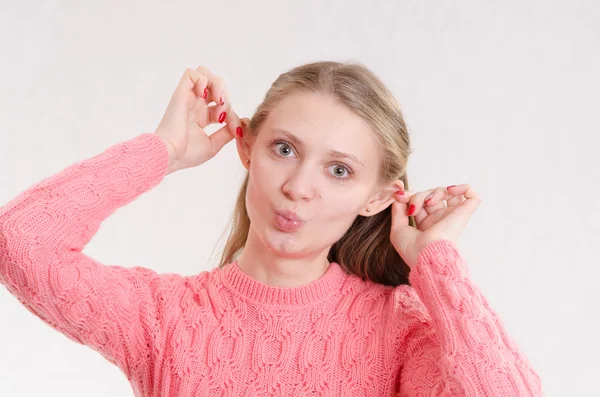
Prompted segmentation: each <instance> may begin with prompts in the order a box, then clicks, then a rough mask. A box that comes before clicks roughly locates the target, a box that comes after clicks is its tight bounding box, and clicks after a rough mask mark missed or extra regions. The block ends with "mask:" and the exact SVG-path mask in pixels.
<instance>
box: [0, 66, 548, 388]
mask: <svg viewBox="0 0 600 397" xmlns="http://www.w3.org/2000/svg"><path fill="white" fill-rule="evenodd" d="M225 122H226V125H225V126H223V127H222V128H221V129H220V130H218V131H217V132H215V133H214V134H212V135H210V136H207V135H206V133H205V132H204V130H203V129H204V128H205V127H207V126H208V125H210V124H212V123H225ZM232 140H235V142H236V146H237V150H238V153H239V156H240V159H241V162H242V164H243V165H244V166H245V167H246V168H247V170H248V173H247V175H246V179H245V180H244V182H243V185H242V187H241V189H240V193H239V196H238V198H237V204H236V208H235V212H234V216H233V227H232V232H231V235H230V238H229V240H228V241H227V244H226V247H225V251H224V253H223V257H222V260H221V264H220V265H219V266H218V267H215V268H214V269H212V270H210V271H203V272H200V273H199V274H197V275H195V276H182V275H177V274H157V273H156V272H154V271H152V270H150V269H147V268H143V267H134V268H123V267H120V266H108V265H103V264H101V263H98V262H97V261H95V260H94V259H93V258H90V257H88V256H86V255H85V254H83V253H82V250H83V249H84V247H85V245H86V244H87V243H88V242H89V241H90V239H91V238H92V237H93V235H94V234H95V233H96V231H97V230H98V228H99V227H100V224H101V222H102V221H103V220H104V219H106V218H107V217H108V216H109V215H111V214H113V213H114V212H115V211H116V210H117V209H118V208H119V207H122V206H124V205H126V204H127V203H129V202H131V201H132V200H134V199H136V198H137V197H139V196H140V195H141V194H143V193H144V192H146V191H148V190H150V189H152V188H153V187H154V186H156V185H158V184H159V183H160V182H161V180H162V179H163V178H164V177H165V175H167V174H170V173H172V172H175V171H177V170H181V169H184V168H189V167H195V166H199V165H201V164H203V163H205V162H206V161H208V160H210V159H211V158H213V157H214V156H215V155H216V154H217V153H218V152H219V151H220V150H221V148H222V147H223V146H224V145H226V144H227V143H228V142H230V141H232ZM410 152H411V149H410V140H409V134H408V131H407V127H406V125H405V122H404V119H403V115H402V113H401V110H400V107H399V105H398V104H397V102H396V101H395V100H394V98H393V96H392V95H391V93H390V92H389V91H388V90H387V89H386V88H385V87H384V85H383V84H382V83H381V81H380V80H379V79H378V78H377V77H376V76H375V75H374V74H372V73H371V72H370V71H369V70H368V69H366V68H365V67H364V66H362V65H360V64H351V63H337V62H317V63H311V64H306V65H302V66H299V67H296V68H294V69H292V70H290V71H288V72H287V73H284V74H282V75H281V76H279V77H278V78H277V80H276V81H275V82H274V83H273V85H272V86H271V88H270V90H269V91H268V92H267V94H266V96H265V98H264V100H263V102H262V103H261V104H260V105H259V106H258V109H257V111H256V112H255V114H254V115H253V117H252V118H251V119H240V118H239V117H238V116H237V115H236V113H235V112H234V111H233V109H232V107H231V100H230V96H229V94H228V92H227V89H226V86H225V84H224V82H223V80H222V79H221V78H219V77H218V76H216V75H215V74H213V73H212V72H211V71H209V70H208V69H206V68H204V67H199V68H197V69H187V70H186V71H185V73H184V74H183V76H182V78H181V81H180V82H179V85H178V86H177V88H176V90H175V92H174V93H173V96H172V98H171V100H170V102H169V105H168V107H167V109H166V111H165V114H164V117H163V118H162V120H161V122H160V124H159V126H158V128H157V129H156V131H155V132H153V133H144V134H141V135H138V136H136V137H135V138H133V139H130V140H127V141H124V142H122V143H119V144H116V145H114V146H112V147H110V148H108V149H107V150H105V151H104V152H102V153H101V154H99V155H97V156H95V157H92V158H89V159H87V160H85V161H81V162H79V163H76V164H73V165H71V166H69V167H68V168H66V169H64V170H63V171H61V172H59V173H58V174H56V175H54V176H52V177H50V178H48V179H46V180H43V181H41V182H39V183H37V184H36V185H34V186H32V187H31V188H29V189H28V190H26V191H25V192H23V193H21V194H20V195H18V196H17V197H16V198H15V199H14V200H12V201H11V202H9V203H8V204H6V205H5V206H4V207H2V209H0V281H1V282H2V284H4V285H5V286H6V288H8V290H9V291H10V292H11V293H12V294H14V295H15V296H16V297H17V298H18V299H19V301H20V302H22V303H23V305H24V306H25V307H26V308H27V309H29V310H30V311H31V312H33V313H34V314H35V315H36V316H38V317H39V318H41V319H42V320H43V321H45V322H46V323H48V324H49V325H50V326H52V327H53V328H55V329H56V330H58V331H60V332H62V333H64V334H65V335H67V336H69V337H70V338H72V339H73V340H75V341H77V342H79V343H82V344H85V345H87V346H90V347H91V348H93V349H95V350H97V351H98V352H100V353H101V354H102V355H103V356H104V357H106V358H107V359H108V360H110V361H111V362H112V363H114V364H116V365H118V366H119V368H120V369H121V370H122V371H123V372H124V373H125V374H126V376H127V377H128V379H129V380H130V382H131V384H132V387H133V389H134V392H135V395H136V396H139V397H142V396H144V397H145V396H177V397H183V396H213V395H227V396H257V395H260V396H263V395H264V396H266V395H277V396H308V395H310V396H314V395H323V396H388V395H399V396H540V395H542V390H541V384H540V379H539V377H538V375H537V374H536V373H535V372H534V370H533V369H532V368H531V366H530V364H529V362H528V360H527V359H526V357H524V355H523V354H522V353H521V352H520V351H519V349H518V347H517V346H516V344H515V343H514V341H513V340H512V339H511V338H510V337H509V335H508V334H507V333H506V330H505V329H504V327H503V325H502V323H501V320H500V319H499V318H498V315H497V314H496V313H495V312H494V311H493V310H492V309H491V308H490V306H489V304H488V301H487V300H486V298H485V297H484V296H483V295H482V293H481V291H480V290H479V289H478V288H477V286H476V285H474V284H473V282H472V281H471V280H470V278H469V272H468V268H467V264H466V263H465V261H464V258H463V257H462V256H461V254H460V252H459V250H458V248H457V246H456V241H457V239H458V237H459V235H460V233H461V231H462V230H463V228H464V227H465V226H466V224H467V222H468V220H469V217H470V216H471V215H472V214H473V212H474V211H475V210H476V208H477V206H478V205H479V203H480V201H481V199H480V198H479V197H478V195H477V193H476V192H475V191H474V190H473V188H472V187H470V186H469V185H468V184H460V185H455V186H454V185H453V186H448V187H437V188H435V189H429V190H426V191H423V192H411V191H410V190H409V186H408V179H407V176H406V168H407V159H408V156H409V154H410Z"/></svg>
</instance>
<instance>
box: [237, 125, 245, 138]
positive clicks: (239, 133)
mask: <svg viewBox="0 0 600 397" xmlns="http://www.w3.org/2000/svg"><path fill="white" fill-rule="evenodd" d="M235 133H236V134H237V136H239V137H240V138H243V137H244V130H243V129H242V127H238V128H236V129H235Z"/></svg>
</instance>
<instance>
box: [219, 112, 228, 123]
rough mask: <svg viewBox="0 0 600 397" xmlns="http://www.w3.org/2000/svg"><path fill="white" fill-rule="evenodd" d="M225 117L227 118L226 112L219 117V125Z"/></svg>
mask: <svg viewBox="0 0 600 397" xmlns="http://www.w3.org/2000/svg"><path fill="white" fill-rule="evenodd" d="M225 116H227V112H223V113H221V115H219V123H222V122H223V121H225Z"/></svg>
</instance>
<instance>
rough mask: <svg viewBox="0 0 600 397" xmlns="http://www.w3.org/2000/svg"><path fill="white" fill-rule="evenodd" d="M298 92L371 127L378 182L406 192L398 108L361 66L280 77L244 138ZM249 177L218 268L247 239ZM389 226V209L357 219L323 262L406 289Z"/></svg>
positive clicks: (308, 67)
mask: <svg viewBox="0 0 600 397" xmlns="http://www.w3.org/2000/svg"><path fill="white" fill-rule="evenodd" d="M298 91H303V92H315V93H317V92H318V93H324V94H329V95H331V96H333V97H334V98H336V99H337V100H338V101H339V102H340V103H342V104H344V105H345V106H347V108H348V109H350V110H352V111H353V112H354V113H355V114H356V115H358V116H360V117H361V118H362V119H363V120H365V121H366V122H367V123H368V124H369V125H370V126H371V129H372V131H373V133H374V137H375V139H376V141H377V144H378V146H379V149H380V154H381V160H382V161H381V162H380V165H381V168H380V170H379V183H383V184H387V183H390V182H392V181H394V180H397V179H400V180H402V181H403V182H404V187H405V189H406V190H408V189H409V185H408V178H407V175H406V165H407V162H408V156H409V155H410V153H411V148H410V139H409V133H408V129H407V127H406V124H405V122H404V117H403V115H402V111H401V109H400V105H399V104H398V102H397V101H396V100H395V98H394V97H393V95H392V94H391V92H390V91H389V90H388V89H387V88H386V87H385V86H384V84H383V83H382V82H381V81H380V80H379V78H378V77H377V76H375V75H374V74H373V73H372V72H371V71H369V70H368V69H367V68H366V67H365V66H364V65H362V64H359V63H356V62H345V63H340V62H333V61H323V62H314V63H308V64H304V65H301V66H298V67H295V68H293V69H291V70H289V71H287V72H286V73H283V74H281V75H280V76H279V77H278V78H277V79H276V80H275V82H274V83H273V84H272V85H271V87H270V88H269V90H268V91H267V93H266V95H265V97H264V99H263V101H262V103H261V104H260V105H259V106H258V107H257V109H256V112H255V113H254V115H253V116H252V118H251V120H250V123H249V127H250V128H249V130H250V131H248V132H247V133H252V134H254V135H255V137H256V135H258V133H259V131H260V127H261V126H262V124H263V123H264V121H265V120H266V119H267V116H268V115H269V111H270V110H271V109H273V107H274V106H276V105H277V104H278V103H279V102H280V101H281V100H282V99H283V98H284V97H286V95H289V94H291V93H293V92H298ZM248 178H249V175H248V174H246V176H245V178H244V181H243V183H242V185H241V187H240V190H239V193H238V197H237V201H236V204H235V209H234V211H233V214H232V217H231V218H230V223H229V225H228V227H229V226H231V232H230V235H229V238H228V239H227V243H226V245H225V247H224V249H223V252H222V256H221V261H220V264H219V267H223V266H225V265H226V264H228V263H231V262H233V261H234V260H235V259H237V257H239V254H240V253H241V251H242V249H243V248H244V246H245V244H246V240H247V238H248V232H249V230H250V218H249V217H248V212H247V210H246V189H247V187H248ZM391 222H392V208H391V205H390V206H388V207H387V208H386V209H384V210H383V211H381V212H379V213H377V214H374V215H371V216H366V217H364V216H360V215H358V216H357V217H356V219H355V220H354V222H353V223H352V225H351V226H350V228H349V229H348V230H347V231H346V233H345V234H344V235H343V236H342V237H341V238H340V239H339V240H338V241H337V242H336V243H335V244H333V245H332V246H331V249H330V250H329V254H328V255H327V259H328V260H329V261H330V262H337V263H338V264H340V266H342V267H343V268H344V269H345V270H346V271H347V272H348V273H350V274H355V275H357V276H359V277H361V278H362V279H363V280H370V281H372V282H375V283H378V284H383V285H388V286H397V285H400V284H408V274H409V272H410V268H409V267H408V266H407V265H406V263H405V262H404V260H402V258H401V257H400V255H399V254H398V252H397V251H396V249H395V248H394V247H393V245H392V243H391V241H390V228H391ZM409 224H410V225H411V226H415V225H416V223H415V219H414V217H412V216H411V217H409Z"/></svg>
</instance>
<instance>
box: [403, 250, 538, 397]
mask: <svg viewBox="0 0 600 397" xmlns="http://www.w3.org/2000/svg"><path fill="white" fill-rule="evenodd" d="M409 281H410V283H411V285H412V287H410V286H400V287H398V288H399V291H398V294H399V300H401V301H402V302H404V303H402V304H401V306H404V310H405V312H406V313H407V317H408V319H407V320H406V321H403V323H404V324H403V325H401V327H402V332H400V333H399V335H400V337H399V340H398V343H399V344H398V349H399V350H398V351H399V354H400V356H401V363H400V373H399V374H398V382H399V383H398V387H397V390H396V391H397V395H398V396H402V397H413V396H494V397H498V396H536V397H537V396H542V395H543V393H542V387H541V382H540V378H539V376H538V375H537V373H536V372H535V371H534V370H533V369H532V368H531V366H530V363H529V361H528V360H527V358H526V357H525V356H524V355H523V353H522V352H520V351H519V348H518V347H517V345H516V344H515V343H514V341H513V340H512V339H511V338H510V337H509V335H508V334H507V332H506V330H505V329H504V326H503V325H502V322H501V320H500V318H499V317H498V315H497V314H496V313H495V312H494V311H493V309H492V308H490V305H489V302H488V300H487V299H486V298H485V297H484V296H483V295H482V293H481V291H480V290H479V289H478V288H477V286H476V285H474V284H473V282H472V281H471V280H470V278H469V273H468V269H467V265H466V263H465V261H464V258H463V257H462V256H461V254H460V252H459V251H458V248H457V247H456V245H455V244H454V243H453V242H451V241H449V240H438V241H434V242H432V243H430V244H428V245H427V246H426V247H425V248H424V250H423V251H422V252H421V254H420V255H419V260H418V262H417V265H416V266H414V268H413V269H412V270H411V272H410V275H409ZM407 302H411V303H407ZM406 309H408V310H406Z"/></svg>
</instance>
